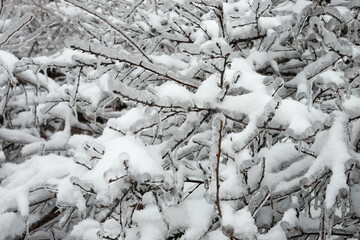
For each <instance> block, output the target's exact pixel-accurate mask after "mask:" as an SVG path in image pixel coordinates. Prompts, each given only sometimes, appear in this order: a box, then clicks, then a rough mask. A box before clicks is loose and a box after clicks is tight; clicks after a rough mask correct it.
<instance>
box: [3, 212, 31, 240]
mask: <svg viewBox="0 0 360 240" xmlns="http://www.w3.org/2000/svg"><path fill="white" fill-rule="evenodd" d="M24 230H25V223H24V220H23V219H22V217H21V216H19V215H18V214H16V213H13V212H7V213H1V214H0V240H5V239H9V238H13V239H14V238H15V236H21V235H22V233H23V232H24Z"/></svg>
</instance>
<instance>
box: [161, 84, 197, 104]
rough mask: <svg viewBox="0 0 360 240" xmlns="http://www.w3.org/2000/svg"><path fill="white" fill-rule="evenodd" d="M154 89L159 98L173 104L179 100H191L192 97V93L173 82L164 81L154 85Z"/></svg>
mask: <svg viewBox="0 0 360 240" xmlns="http://www.w3.org/2000/svg"><path fill="white" fill-rule="evenodd" d="M154 91H155V92H156V95H157V96H158V97H159V98H160V99H162V100H167V101H170V102H171V103H174V104H176V103H177V102H179V101H180V102H192V101H193V98H194V96H193V94H192V93H191V92H189V91H188V90H187V89H186V88H185V87H183V86H181V85H179V84H177V83H174V82H165V83H163V84H161V85H160V86H159V87H155V88H154ZM167 101H165V102H167Z"/></svg>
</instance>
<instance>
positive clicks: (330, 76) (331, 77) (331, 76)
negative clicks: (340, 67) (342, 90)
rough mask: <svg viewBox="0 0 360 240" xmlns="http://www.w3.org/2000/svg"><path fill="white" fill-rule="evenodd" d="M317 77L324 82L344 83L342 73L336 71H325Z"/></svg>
mask: <svg viewBox="0 0 360 240" xmlns="http://www.w3.org/2000/svg"><path fill="white" fill-rule="evenodd" d="M319 78H321V80H322V81H323V83H324V84H330V83H334V84H336V85H337V86H339V85H342V84H344V83H345V80H344V73H343V72H336V71H330V70H329V71H326V72H323V73H320V74H319Z"/></svg>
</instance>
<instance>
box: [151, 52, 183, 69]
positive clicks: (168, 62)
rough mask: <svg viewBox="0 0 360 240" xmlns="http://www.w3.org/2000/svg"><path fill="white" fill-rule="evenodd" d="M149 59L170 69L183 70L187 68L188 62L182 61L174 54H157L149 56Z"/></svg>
mask: <svg viewBox="0 0 360 240" xmlns="http://www.w3.org/2000/svg"><path fill="white" fill-rule="evenodd" d="M151 59H152V60H153V61H154V62H156V63H159V64H163V65H165V66H167V67H168V68H170V69H178V70H184V69H186V68H188V64H187V63H185V62H184V61H182V60H180V59H179V58H177V57H176V56H168V55H165V54H164V55H159V56H151Z"/></svg>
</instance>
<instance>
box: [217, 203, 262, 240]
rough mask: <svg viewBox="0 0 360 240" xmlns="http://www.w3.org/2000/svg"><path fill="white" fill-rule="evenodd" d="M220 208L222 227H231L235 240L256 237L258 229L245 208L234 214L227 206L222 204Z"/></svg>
mask: <svg viewBox="0 0 360 240" xmlns="http://www.w3.org/2000/svg"><path fill="white" fill-rule="evenodd" d="M221 207H222V214H223V217H222V221H221V222H222V223H221V224H222V225H223V226H224V227H227V226H231V227H233V229H234V235H235V236H236V237H237V238H240V239H243V238H248V237H251V236H254V235H256V233H257V230H258V229H257V227H256V225H255V222H254V219H253V218H252V216H251V214H250V212H249V211H248V210H247V208H243V209H241V210H239V211H236V212H234V211H233V209H232V207H230V206H229V205H228V204H223V205H222V206H221Z"/></svg>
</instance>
